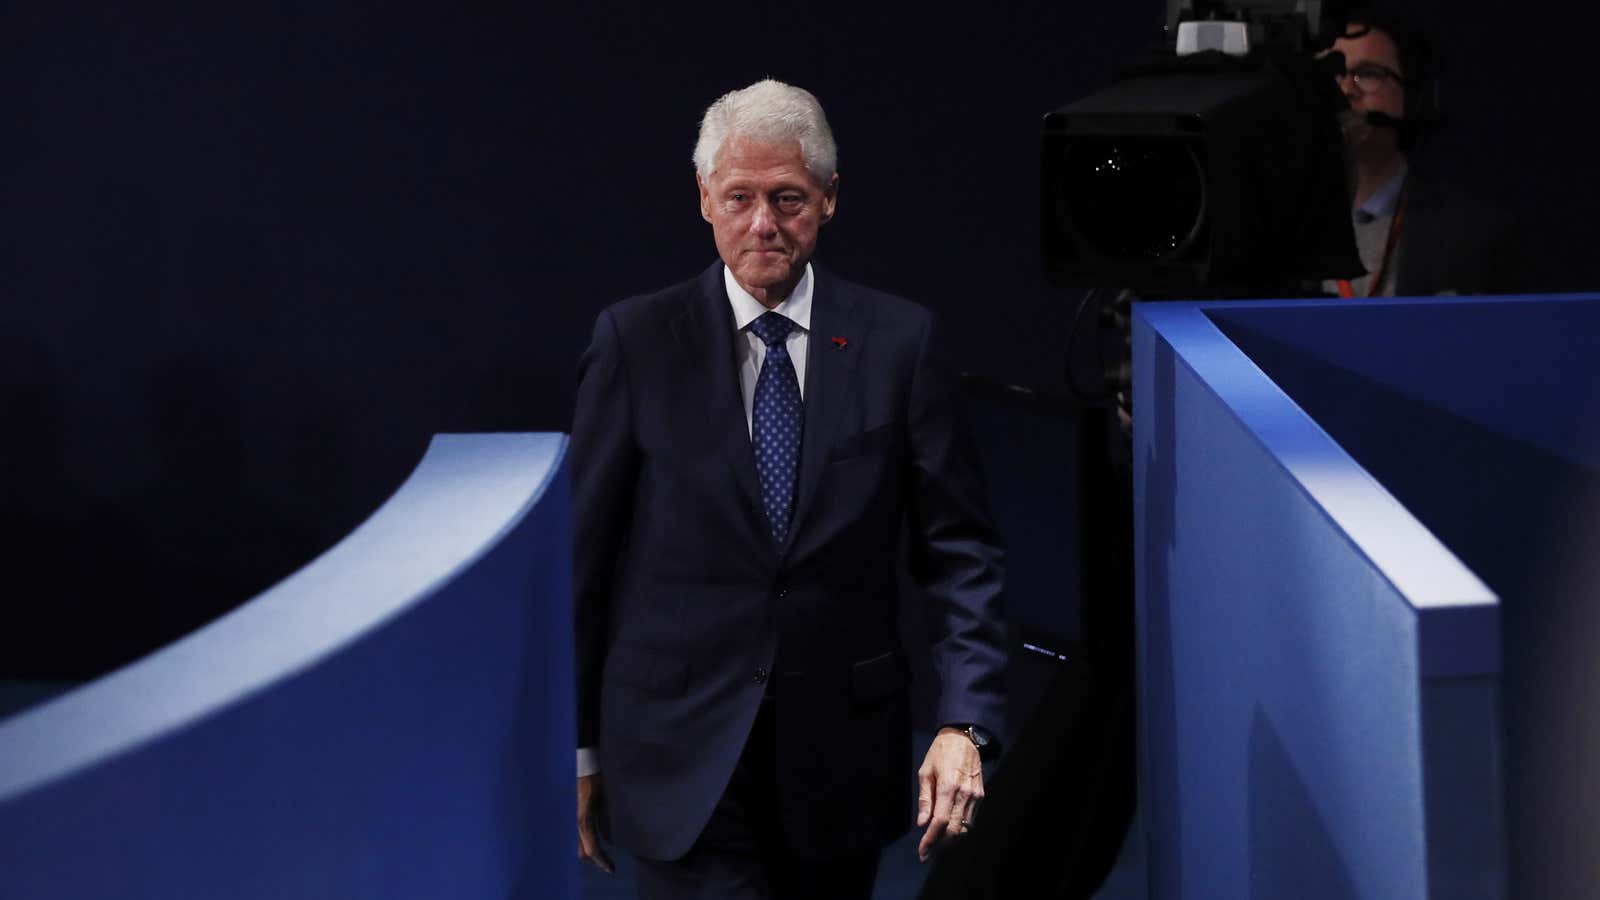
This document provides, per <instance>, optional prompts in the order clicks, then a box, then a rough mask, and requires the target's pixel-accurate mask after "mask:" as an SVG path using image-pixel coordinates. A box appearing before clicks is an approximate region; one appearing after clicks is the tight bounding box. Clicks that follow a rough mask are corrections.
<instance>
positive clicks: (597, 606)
mask: <svg viewBox="0 0 1600 900" xmlns="http://www.w3.org/2000/svg"><path fill="white" fill-rule="evenodd" d="M571 449H572V453H571V456H570V458H571V460H572V487H573V515H574V523H573V548H572V550H573V567H572V569H573V571H572V576H573V594H574V596H573V625H574V631H575V638H576V645H575V653H574V656H575V659H576V662H577V668H578V671H577V684H578V698H577V705H578V735H577V736H578V746H579V747H593V746H595V744H596V741H597V740H598V737H599V716H600V673H601V670H602V668H603V666H604V664H605V652H606V644H607V638H606V635H607V632H608V627H607V626H608V620H609V612H610V608H611V596H612V591H613V589H614V582H615V579H616V573H617V570H618V567H619V563H620V560H621V559H622V554H623V550H624V546H625V544H626V541H627V533H628V527H629V523H630V521H631V517H632V516H631V513H632V499H633V488H634V482H635V480H636V478H637V475H638V468H639V450H638V444H637V443H636V442H635V440H634V434H633V413H632V406H631V400H630V397H629V391H628V379H627V371H626V367H625V365H624V361H623V352H622V343H621V340H620V338H619V336H618V334H617V326H616V319H615V316H614V314H613V313H612V312H611V311H610V310H607V311H605V312H603V313H601V314H600V317H599V319H598V320H596V322H595V328H594V338H593V340H592V341H591V343H590V344H589V348H588V349H587V350H586V351H584V354H583V357H582V359H581V361H580V362H579V364H578V394H577V402H576V405H575V409H574V411H573V417H572V447H571Z"/></svg>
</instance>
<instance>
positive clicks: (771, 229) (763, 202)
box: [750, 197, 778, 238]
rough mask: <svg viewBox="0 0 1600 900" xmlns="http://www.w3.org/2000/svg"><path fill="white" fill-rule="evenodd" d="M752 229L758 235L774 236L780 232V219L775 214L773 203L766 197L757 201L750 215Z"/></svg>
mask: <svg viewBox="0 0 1600 900" xmlns="http://www.w3.org/2000/svg"><path fill="white" fill-rule="evenodd" d="M750 231H751V233H752V234H755V235H756V236H757V237H764V238H767V237H772V236H773V235H774V234H777V233H778V220H777V218H776V217H775V216H774V215H773V209H772V204H771V203H770V202H768V201H767V199H766V198H765V197H763V198H761V199H759V200H757V201H756V205H755V210H754V211H753V212H752V213H751V215H750Z"/></svg>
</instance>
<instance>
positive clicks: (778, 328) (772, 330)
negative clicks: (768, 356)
mask: <svg viewBox="0 0 1600 900" xmlns="http://www.w3.org/2000/svg"><path fill="white" fill-rule="evenodd" d="M793 330H794V322H793V321H791V320H790V319H788V318H785V317H784V316H781V315H779V314H777V313H775V312H769V313H762V314H761V318H759V319H756V320H755V321H754V322H751V323H750V331H751V333H752V334H754V335H755V336H756V337H758V338H761V343H763V344H766V345H767V346H768V347H772V346H776V345H778V344H781V343H783V339H784V338H786V337H788V336H789V332H791V331H793Z"/></svg>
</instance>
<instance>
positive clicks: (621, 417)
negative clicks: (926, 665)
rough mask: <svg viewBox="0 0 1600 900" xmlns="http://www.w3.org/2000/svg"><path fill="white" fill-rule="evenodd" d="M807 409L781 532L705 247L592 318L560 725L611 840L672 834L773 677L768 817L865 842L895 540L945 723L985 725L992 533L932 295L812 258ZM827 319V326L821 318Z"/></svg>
mask: <svg viewBox="0 0 1600 900" xmlns="http://www.w3.org/2000/svg"><path fill="white" fill-rule="evenodd" d="M813 271H814V272H815V276H816V286H815V292H814V294H813V307H812V320H811V338H810V342H809V349H808V351H807V363H806V385H805V429H804V437H803V443H802V448H801V454H800V473H799V485H798V496H797V502H796V507H795V513H794V519H793V522H792V524H791V527H790V531H789V537H788V539H787V541H786V542H785V543H784V544H782V545H779V544H777V543H775V542H774V541H773V539H772V537H771V532H770V531H769V530H768V527H767V524H766V521H765V518H764V513H763V512H762V508H761V505H760V503H759V501H758V497H759V494H758V491H757V476H756V467H755V459H754V455H753V452H752V450H751V445H750V437H749V432H748V430H747V426H746V423H745V414H744V405H743V399H742V397H741V395H740V390H739V382H738V376H737V373H736V370H735V361H734V347H735V345H734V340H735V334H734V329H733V314H732V311H731V309H730V307H729V304H728V299H727V293H726V290H725V288H724V287H723V282H722V264H721V263H720V262H719V263H716V264H714V265H713V266H711V267H710V268H708V269H707V270H706V271H705V272H704V273H702V274H701V275H700V276H699V277H698V278H695V279H693V280H691V281H687V282H684V283H682V284H678V285H675V286H673V287H670V288H667V289H666V290H663V291H660V292H658V293H655V294H650V295H647V296H642V297H635V298H631V299H629V300H625V301H623V302H621V303H618V304H616V305H614V306H612V307H610V308H608V309H607V310H605V311H604V312H603V313H601V315H600V317H599V320H598V321H597V322H596V324H595V333H594V340H593V343H592V344H591V345H590V347H589V349H588V350H587V352H585V354H584V356H583V359H582V363H581V371H580V384H579V388H578V397H577V409H576V415H575V417H574V424H573V434H572V447H571V449H572V457H571V458H572V475H573V490H574V495H575V497H574V499H575V507H576V518H577V522H576V532H575V544H576V547H575V570H574V578H575V581H576V585H575V590H576V610H575V617H576V630H577V664H578V679H577V680H578V742H579V745H580V746H595V745H598V747H599V752H600V765H601V772H602V774H603V776H604V779H605V786H606V791H605V795H606V798H607V814H608V818H609V828H610V834H611V838H612V839H613V840H614V841H615V842H616V843H618V844H619V845H621V846H622V847H624V848H627V849H629V850H631V851H633V852H635V853H637V854H639V855H642V856H644V857H647V858H653V859H675V858H677V857H679V856H681V855H682V854H683V853H684V852H686V851H687V850H688V849H689V847H690V845H691V844H692V843H693V842H694V840H695V839H696V837H697V836H698V835H699V833H700V831H701V829H702V828H703V827H704V826H705V823H706V822H707V820H708V819H709V817H710V814H711V810H712V807H713V806H714V805H715V803H716V802H717V800H718V798H719V796H720V795H721V793H722V791H723V788H724V787H725V786H726V784H727V783H728V779H729V776H730V774H731V773H732V771H733V768H734V764H735V762H736V761H737V760H738V757H739V753H740V751H741V749H742V748H743V746H744V743H745V739H746V736H747V735H748V733H749V731H750V727H751V723H752V722H753V721H754V719H755V715H756V711H757V709H758V707H759V706H760V704H761V703H762V702H763V701H762V696H763V694H764V693H765V692H766V691H767V690H768V685H767V684H766V682H767V681H768V680H769V676H770V678H771V679H775V681H773V683H772V685H771V688H772V690H773V693H774V694H775V696H776V700H775V701H774V702H775V728H776V736H777V744H778V749H777V760H776V772H777V787H778V791H779V804H780V807H781V812H782V818H783V823H784V828H785V833H786V835H787V836H788V838H789V839H790V841H791V842H792V844H793V845H794V846H795V847H796V849H797V850H798V851H799V852H800V853H801V854H802V855H805V856H819V857H820V856H830V855H835V854H840V853H846V852H852V851H856V850H862V849H866V848H869V847H872V846H881V845H883V844H885V843H887V842H889V841H890V840H893V839H894V837H895V836H897V835H899V834H902V833H904V831H905V830H906V828H907V826H908V825H909V824H910V820H911V818H912V813H913V810H912V803H911V799H910V796H909V794H910V785H911V779H910V777H909V776H910V771H909V765H910V759H911V755H910V748H909V721H908V717H909V713H908V709H907V706H908V704H907V696H906V688H907V682H908V677H907V676H908V668H907V663H906V658H905V656H904V653H903V651H902V649H901V648H900V646H899V642H898V637H897V635H898V630H897V599H896V577H895V560H896V559H897V554H896V548H897V543H898V540H899V538H900V536H901V534H902V530H903V529H906V528H909V536H910V540H909V545H910V547H911V554H910V556H911V563H912V569H913V574H914V575H915V576H917V578H918V580H919V581H920V583H921V584H922V585H923V587H924V588H925V589H926V591H927V593H928V594H929V596H930V597H931V599H932V602H933V603H935V604H936V610H935V612H936V613H937V615H935V616H933V617H931V620H932V621H934V622H935V623H936V624H938V625H940V626H942V627H938V628H936V629H935V630H936V631H937V632H938V633H937V634H936V635H935V640H936V643H935V646H934V662H935V666H936V668H937V669H938V670H939V676H940V681H941V686H942V695H941V700H940V704H939V711H938V715H939V721H941V722H974V723H978V724H980V725H983V726H985V727H986V728H988V729H989V730H990V731H992V732H995V733H998V732H999V731H1000V729H1001V724H1002V723H1001V721H1000V717H1001V711H1000V710H1001V699H1000V685H999V678H1000V672H1001V669H1002V666H1003V651H1002V648H1001V637H1000V630H999V609H998V604H999V591H1000V582H1001V568H1000V566H1001V553H1000V549H999V546H998V542H997V539H996V537H995V534H994V530H993V527H992V524H991V522H990V518H989V514H988V510H987V502H986V499H985V493H984V488H983V484H982V480H981V477H980V475H979V472H978V468H977V462H976V454H975V452H974V449H973V446H972V442H971V441H970V440H969V439H968V437H967V435H966V433H965V432H964V430H963V428H962V427H961V424H960V422H959V421H958V416H957V414H956V398H955V396H954V386H953V383H952V380H951V379H949V378H948V377H947V376H946V374H945V373H944V372H943V371H942V369H941V367H939V366H938V365H937V364H936V362H935V360H934V358H933V357H934V351H933V349H932V345H931V325H932V322H931V317H930V316H929V314H928V313H927V311H926V310H924V309H922V308H921V307H918V306H916V305H914V304H912V303H909V302H907V301H905V300H902V299H900V298H898V297H893V296H890V295H888V294H884V293H881V292H878V291H874V290H871V289H868V288H865V287H861V286H859V285H855V284H851V283H849V282H847V281H844V280H841V279H838V278H835V277H833V276H832V275H831V274H829V273H828V272H827V271H826V270H823V269H821V268H820V267H816V266H813ZM835 338H842V339H843V340H842V342H841V341H836V340H835Z"/></svg>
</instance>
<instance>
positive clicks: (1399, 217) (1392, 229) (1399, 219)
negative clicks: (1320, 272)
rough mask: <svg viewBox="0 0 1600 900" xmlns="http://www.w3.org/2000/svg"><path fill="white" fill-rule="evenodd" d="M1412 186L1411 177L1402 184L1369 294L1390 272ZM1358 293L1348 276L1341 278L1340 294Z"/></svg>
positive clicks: (1348, 297) (1345, 296) (1347, 295)
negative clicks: (1407, 196) (1390, 262)
mask: <svg viewBox="0 0 1600 900" xmlns="http://www.w3.org/2000/svg"><path fill="white" fill-rule="evenodd" d="M1407 187H1410V179H1407V180H1406V183H1405V184H1402V185H1401V186H1400V199H1399V201H1398V202H1396V203H1395V205H1394V221H1392V222H1390V223H1389V239H1388V240H1386V241H1384V242H1383V262H1381V263H1379V264H1378V272H1377V274H1376V275H1373V276H1372V282H1371V283H1370V284H1368V285H1367V296H1368V297H1371V296H1374V295H1375V294H1377V293H1378V291H1379V290H1380V289H1381V288H1382V287H1383V277H1384V275H1386V274H1388V272H1389V260H1390V259H1391V258H1393V256H1394V248H1395V245H1396V244H1398V243H1399V242H1400V232H1402V231H1404V230H1405V228H1406V188H1407ZM1355 295H1356V292H1355V289H1354V288H1352V287H1351V286H1350V281H1349V279H1347V278H1341V279H1339V296H1341V297H1343V298H1345V299H1346V300H1348V299H1350V298H1351V297H1354V296H1355Z"/></svg>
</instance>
